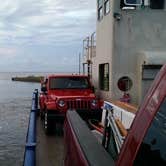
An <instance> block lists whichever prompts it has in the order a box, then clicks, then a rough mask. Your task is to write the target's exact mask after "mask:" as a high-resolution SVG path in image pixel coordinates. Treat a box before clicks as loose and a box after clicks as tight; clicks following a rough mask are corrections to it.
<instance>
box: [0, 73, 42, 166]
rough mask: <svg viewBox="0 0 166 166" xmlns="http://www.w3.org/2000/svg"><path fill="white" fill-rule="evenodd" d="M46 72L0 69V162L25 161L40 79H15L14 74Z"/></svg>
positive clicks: (1, 165)
mask: <svg viewBox="0 0 166 166" xmlns="http://www.w3.org/2000/svg"><path fill="white" fill-rule="evenodd" d="M27 75H44V74H42V73H0V166H19V165H22V164H23V157H24V147H25V141H26V133H27V127H28V121H29V113H30V109H31V98H32V92H33V90H34V89H36V88H37V89H39V88H40V84H39V83H24V82H13V81H11V77H13V76H27Z"/></svg>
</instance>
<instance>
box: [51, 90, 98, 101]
mask: <svg viewBox="0 0 166 166" xmlns="http://www.w3.org/2000/svg"><path fill="white" fill-rule="evenodd" d="M50 97H51V98H52V99H53V100H55V99H58V98H95V95H94V93H92V91H91V90H55V91H54V92H51V94H50Z"/></svg>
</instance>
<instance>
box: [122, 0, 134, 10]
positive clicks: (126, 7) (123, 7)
mask: <svg viewBox="0 0 166 166" xmlns="http://www.w3.org/2000/svg"><path fill="white" fill-rule="evenodd" d="M124 1H125V0H121V1H120V8H121V9H123V10H125V9H135V7H136V6H135V5H127V4H126V3H125V2H124Z"/></svg>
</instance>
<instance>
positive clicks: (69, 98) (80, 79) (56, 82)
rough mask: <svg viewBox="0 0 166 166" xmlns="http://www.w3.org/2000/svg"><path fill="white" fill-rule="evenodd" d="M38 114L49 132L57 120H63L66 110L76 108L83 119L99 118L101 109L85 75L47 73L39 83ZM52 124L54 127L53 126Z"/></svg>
mask: <svg viewBox="0 0 166 166" xmlns="http://www.w3.org/2000/svg"><path fill="white" fill-rule="evenodd" d="M41 91H42V92H41V93H40V97H39V103H40V115H41V118H42V119H44V129H45V132H46V133H49V132H50V130H52V129H53V128H54V127H55V124H56V123H57V122H63V121H64V117H65V114H66V111H67V110H69V109H70V110H76V111H77V112H78V113H79V114H80V116H82V118H83V119H88V118H93V117H95V118H97V119H100V118H101V115H102V109H101V104H100V101H99V100H97V98H96V96H95V94H94V87H93V86H92V84H91V83H90V81H89V78H88V77H87V76H83V75H49V76H48V77H45V78H44V80H43V81H42V83H41ZM53 126H54V127H53Z"/></svg>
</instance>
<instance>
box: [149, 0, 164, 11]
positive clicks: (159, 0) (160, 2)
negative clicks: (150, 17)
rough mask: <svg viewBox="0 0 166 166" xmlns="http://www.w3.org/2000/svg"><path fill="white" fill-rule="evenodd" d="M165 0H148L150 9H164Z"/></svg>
mask: <svg viewBox="0 0 166 166" xmlns="http://www.w3.org/2000/svg"><path fill="white" fill-rule="evenodd" d="M164 5H165V0H150V8H151V9H164Z"/></svg>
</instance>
